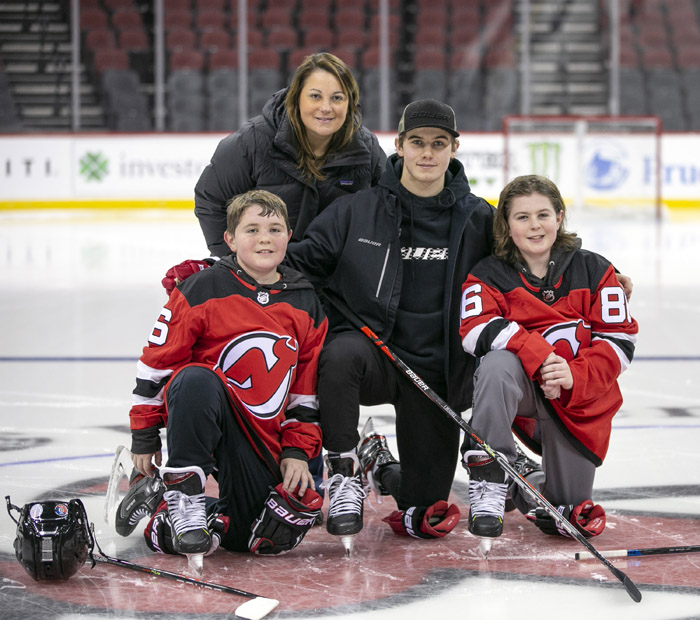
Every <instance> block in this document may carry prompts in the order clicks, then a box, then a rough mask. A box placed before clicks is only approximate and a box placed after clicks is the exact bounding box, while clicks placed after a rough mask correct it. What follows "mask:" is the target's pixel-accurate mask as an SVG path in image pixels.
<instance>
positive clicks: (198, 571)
mask: <svg viewBox="0 0 700 620" xmlns="http://www.w3.org/2000/svg"><path fill="white" fill-rule="evenodd" d="M186 555H187V565H188V566H189V567H190V570H191V571H192V572H193V573H194V574H195V575H197V577H201V576H202V573H203V572H204V554H203V553H188V554H186Z"/></svg>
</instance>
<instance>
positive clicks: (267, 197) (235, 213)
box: [226, 189, 290, 235]
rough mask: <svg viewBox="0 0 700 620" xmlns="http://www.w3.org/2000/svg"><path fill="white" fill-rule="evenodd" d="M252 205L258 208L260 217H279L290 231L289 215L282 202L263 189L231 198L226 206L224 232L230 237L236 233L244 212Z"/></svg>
mask: <svg viewBox="0 0 700 620" xmlns="http://www.w3.org/2000/svg"><path fill="white" fill-rule="evenodd" d="M253 205H257V206H259V207H260V215H262V216H263V217H269V216H270V215H277V216H279V217H280V218H281V219H282V220H283V221H284V225H285V226H286V228H287V230H289V229H290V225H289V214H288V213H287V205H286V204H284V200H282V199H281V198H280V197H279V196H276V195H275V194H273V193H271V192H268V191H266V190H264V189H251V190H250V191H248V192H246V193H245V194H239V195H238V196H235V197H234V198H232V199H231V200H230V202H229V203H228V205H227V206H226V230H227V232H228V233H229V234H230V235H233V234H234V233H235V232H236V228H237V226H238V224H240V222H241V218H242V217H243V213H244V212H245V210H246V209H247V208H248V207H250V206H253Z"/></svg>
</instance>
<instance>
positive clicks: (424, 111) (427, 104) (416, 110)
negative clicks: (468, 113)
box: [399, 99, 459, 138]
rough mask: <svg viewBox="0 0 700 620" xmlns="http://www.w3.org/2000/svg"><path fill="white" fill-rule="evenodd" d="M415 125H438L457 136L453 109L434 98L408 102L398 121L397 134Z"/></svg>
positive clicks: (415, 126)
mask: <svg viewBox="0 0 700 620" xmlns="http://www.w3.org/2000/svg"><path fill="white" fill-rule="evenodd" d="M417 127H439V128H440V129H444V130H446V131H447V132H449V133H450V134H452V135H453V136H454V137H455V138H459V133H458V132H457V121H456V120H455V111H454V110H453V109H452V108H451V107H450V106H448V105H447V104H446V103H442V102H441V101H437V100H436V99H421V100H419V101H413V102H412V103H409V104H408V105H407V106H406V107H405V108H404V111H403V114H402V115H401V120H400V121H399V135H401V134H402V133H404V132H406V131H410V130H411V129H416V128H417Z"/></svg>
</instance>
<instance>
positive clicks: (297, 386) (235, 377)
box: [129, 257, 327, 462]
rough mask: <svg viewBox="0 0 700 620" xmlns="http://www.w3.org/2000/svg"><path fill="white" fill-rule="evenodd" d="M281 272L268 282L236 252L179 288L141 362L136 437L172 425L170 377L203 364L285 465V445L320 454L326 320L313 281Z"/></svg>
mask: <svg viewBox="0 0 700 620" xmlns="http://www.w3.org/2000/svg"><path fill="white" fill-rule="evenodd" d="M279 271H280V272H281V273H282V279H281V280H280V281H279V282H277V283H275V284H272V285H260V284H258V283H257V282H255V281H254V280H252V279H251V278H250V277H249V276H248V275H247V274H246V273H245V272H244V271H243V270H242V269H240V267H238V265H237V263H236V262H235V259H233V258H232V257H227V258H224V259H222V260H220V261H218V262H217V263H216V264H215V265H214V266H213V267H211V268H210V269H205V270H203V271H201V272H199V273H197V274H195V275H193V276H191V277H189V278H188V279H187V280H186V281H184V282H183V283H182V285H181V286H180V287H179V288H178V289H175V290H174V291H173V292H172V294H171V295H170V297H169V299H168V302H167V303H166V304H165V306H164V307H163V309H162V310H161V313H160V316H159V317H158V319H157V320H156V323H155V325H154V327H153V331H152V332H151V335H150V337H149V338H148V345H147V346H146V347H144V349H143V354H142V355H141V358H140V360H139V362H138V364H137V380H136V388H135V390H134V397H133V405H132V407H131V411H130V414H129V415H130V421H131V429H132V431H133V432H134V435H135V436H137V435H139V431H143V430H145V429H149V430H154V431H155V429H158V428H162V427H164V426H165V425H166V424H167V417H168V415H167V411H166V405H165V402H164V394H165V390H166V387H167V383H168V381H169V380H170V379H171V378H172V376H173V375H174V374H175V373H177V372H178V371H179V370H181V369H182V368H184V367H185V366H187V365H190V364H200V365H203V366H206V367H209V368H212V369H213V370H215V371H216V373H217V375H218V376H219V377H220V379H221V381H222V382H223V383H224V385H225V386H226V388H227V390H228V392H229V395H230V398H231V401H232V404H233V405H234V407H235V408H236V411H238V412H240V414H241V415H242V416H243V417H244V421H245V426H246V428H247V431H246V433H247V434H248V436H249V438H251V433H250V431H251V430H252V432H253V433H255V435H256V436H257V438H259V439H261V440H262V443H263V444H264V445H265V447H266V448H267V449H268V450H269V452H270V453H271V454H272V455H273V456H274V458H275V460H276V461H277V462H279V459H280V455H281V454H282V452H283V451H284V450H285V449H292V451H298V450H301V451H303V453H304V454H306V456H307V457H308V458H311V457H313V456H315V455H317V454H318V453H319V452H320V449H321V430H320V426H319V423H318V399H317V392H316V389H317V371H318V356H319V353H320V351H321V347H322V345H323V340H324V338H325V335H326V331H327V320H326V318H325V316H324V314H323V310H322V308H321V304H320V302H319V300H318V297H317V296H316V294H315V292H314V290H313V287H312V286H311V284H309V283H308V282H307V281H306V280H305V279H303V278H302V276H301V274H299V273H298V272H296V271H294V270H293V269H289V268H286V267H279ZM143 434H144V433H141V435H143ZM145 434H146V435H148V436H149V437H155V440H156V441H158V444H157V446H155V449H153V450H151V449H150V447H152V446H149V449H148V451H149V452H150V451H156V450H157V449H159V447H160V441H159V438H158V437H157V431H156V432H154V433H145ZM257 438H256V440H255V441H254V442H253V441H251V443H253V445H254V447H255V449H256V451H258V452H260V450H259V447H258V446H256V445H255V444H259V443H260V442H259V439H257ZM251 439H252V438H251ZM261 456H263V458H265V455H261ZM266 460H267V459H266Z"/></svg>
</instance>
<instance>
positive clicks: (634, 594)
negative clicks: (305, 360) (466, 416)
mask: <svg viewBox="0 0 700 620" xmlns="http://www.w3.org/2000/svg"><path fill="white" fill-rule="evenodd" d="M324 293H325V295H326V298H327V299H328V301H329V302H330V303H332V304H333V305H334V306H335V307H336V308H337V310H338V311H339V312H340V313H341V314H342V315H343V316H344V317H345V318H346V319H347V320H348V321H349V322H350V323H351V325H353V326H354V327H356V328H357V329H359V330H360V331H361V332H362V333H363V334H364V335H365V336H367V338H369V339H370V340H371V341H372V343H373V344H374V345H376V346H377V347H378V348H379V350H380V351H381V352H382V353H384V355H386V356H387V357H388V358H389V359H390V360H391V361H392V363H393V364H394V366H396V367H397V368H398V369H399V370H400V371H401V372H403V373H404V374H405V375H406V376H407V377H408V378H409V379H411V381H413V384H414V385H415V386H416V387H417V388H418V389H419V390H420V391H421V392H422V393H423V394H424V395H425V396H426V397H427V398H429V399H430V400H431V401H432V402H433V403H434V404H435V405H437V406H438V407H440V409H442V410H443V412H444V413H446V414H447V415H448V416H449V417H450V418H452V420H453V421H454V422H456V423H457V424H458V425H459V426H460V428H461V429H462V430H463V431H464V432H465V433H466V434H467V435H468V436H469V437H471V438H472V439H473V440H474V442H475V443H476V444H478V445H479V447H480V448H481V449H482V450H484V452H486V453H487V454H488V455H489V456H490V457H491V458H492V459H493V460H494V461H496V462H497V463H498V464H499V465H500V467H501V469H502V470H503V471H505V472H506V473H507V474H508V475H509V476H510V477H511V478H512V479H513V480H514V481H515V483H516V484H517V485H518V486H519V487H520V488H521V489H523V491H525V492H526V493H527V494H528V495H529V496H530V497H531V498H532V499H534V500H535V501H536V502H537V503H538V504H539V505H540V506H542V508H544V509H545V510H546V511H547V513H548V514H549V515H550V516H551V517H552V518H553V519H554V520H555V521H557V522H558V523H559V524H560V525H561V527H562V528H563V529H564V530H566V532H567V533H568V534H569V535H570V536H571V537H572V538H575V539H576V540H578V541H579V542H580V543H581V544H582V545H583V546H584V547H586V549H588V551H589V552H590V553H591V554H592V555H593V556H595V557H596V558H597V559H598V560H600V561H601V562H602V563H603V564H604V565H605V567H606V568H607V569H608V570H609V571H610V572H611V573H612V574H613V575H614V576H615V577H616V578H617V579H618V580H619V581H620V582H621V583H622V585H623V586H624V587H625V590H627V593H628V594H629V595H630V597H631V598H632V600H633V601H634V602H635V603H639V601H641V600H642V593H641V592H640V591H639V589H638V588H637V586H636V585H634V582H633V581H632V580H631V579H630V578H629V577H628V576H627V575H625V573H623V572H622V571H621V570H619V569H618V568H615V567H614V566H613V565H612V564H611V563H610V562H609V561H608V560H607V559H606V558H605V557H603V555H601V553H600V552H599V551H598V550H597V549H596V548H595V547H594V546H593V545H592V544H591V543H590V542H588V540H586V538H585V537H584V536H583V534H581V532H579V531H578V530H577V529H576V528H575V527H574V525H573V524H572V523H571V522H570V521H569V520H568V519H566V518H564V517H563V516H562V515H561V514H560V513H559V512H558V511H557V509H556V508H554V506H552V504H550V503H549V501H547V499H546V498H545V497H544V495H542V494H541V493H540V492H539V491H538V490H537V489H535V487H533V486H532V485H531V484H530V483H529V482H527V480H525V478H523V477H522V476H521V475H520V474H519V473H518V471H517V470H516V469H515V468H514V467H513V466H512V465H511V464H510V463H509V462H508V459H506V458H505V457H504V456H503V455H502V454H501V453H500V452H496V451H495V450H493V449H492V448H491V447H490V446H489V445H488V444H487V443H486V442H485V441H484V440H483V439H481V438H480V437H479V436H478V435H477V434H476V433H475V432H474V429H473V428H472V427H471V426H470V425H469V424H468V423H467V422H465V421H464V420H463V419H462V417H461V416H459V415H458V414H457V413H455V412H454V411H453V410H452V409H451V408H450V406H449V405H448V404H447V403H446V402H445V401H444V400H443V399H442V398H441V397H440V396H439V395H438V394H437V393H436V392H435V391H434V390H433V389H431V387H430V386H429V385H428V384H427V383H425V381H423V379H421V378H420V377H419V376H418V375H417V374H416V373H415V372H413V370H411V368H410V367H409V366H408V365H407V364H406V363H405V362H404V361H403V360H402V359H401V358H400V357H398V356H397V355H395V354H394V352H393V351H392V350H391V349H390V348H389V347H388V346H387V345H386V344H385V343H384V341H383V340H381V339H380V338H379V336H377V335H376V334H375V333H374V332H373V331H372V330H371V329H370V328H369V327H368V326H367V325H363V324H362V323H361V321H360V320H359V319H358V317H357V316H355V314H354V313H353V312H352V311H351V310H350V308H349V307H348V306H347V305H346V304H345V302H343V301H341V300H340V299H338V298H337V297H336V296H335V295H330V294H328V292H327V291H324ZM465 355H466V354H465Z"/></svg>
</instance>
